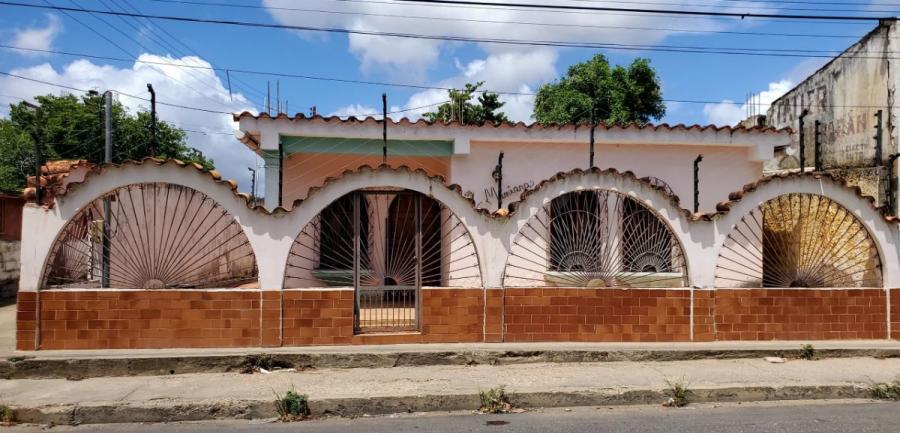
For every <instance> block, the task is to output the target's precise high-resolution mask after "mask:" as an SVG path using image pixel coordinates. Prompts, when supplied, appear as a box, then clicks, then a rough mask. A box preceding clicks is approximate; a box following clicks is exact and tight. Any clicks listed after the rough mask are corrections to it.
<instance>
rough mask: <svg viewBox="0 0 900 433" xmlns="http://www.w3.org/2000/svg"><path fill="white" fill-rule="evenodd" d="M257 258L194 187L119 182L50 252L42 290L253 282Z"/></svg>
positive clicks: (240, 234) (234, 226)
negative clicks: (121, 184) (124, 184)
mask: <svg viewBox="0 0 900 433" xmlns="http://www.w3.org/2000/svg"><path fill="white" fill-rule="evenodd" d="M256 276H257V269H256V258H255V256H254V255H253V250H252V248H251V247H250V243H249V241H248V240H247V236H246V235H244V232H243V230H242V229H241V226H240V225H238V223H237V221H235V219H234V218H233V217H232V216H231V215H230V214H228V213H227V212H226V211H225V209H223V208H222V207H221V206H219V205H218V204H217V203H216V202H215V201H213V200H212V199H211V198H209V197H208V196H206V195H205V194H203V193H201V192H199V191H196V190H194V189H191V188H188V187H184V186H180V185H173V184H166V183H144V184H135V185H129V186H126V187H122V188H118V189H116V190H115V191H113V192H111V193H108V194H106V195H104V196H103V197H100V198H98V199H96V200H94V201H93V202H91V203H90V204H88V205H87V206H86V207H85V208H84V209H82V210H81V211H80V212H78V213H77V214H76V215H75V216H74V217H73V218H72V219H71V220H70V221H69V223H68V224H67V225H66V226H65V228H64V229H63V231H62V234H61V235H60V236H59V237H58V239H57V240H56V243H55V244H54V245H53V248H52V249H51V252H50V257H49V260H48V262H47V268H46V271H45V275H44V284H43V287H45V288H53V287H90V288H96V287H111V288H129V289H166V288H214V287H215V288H226V287H238V286H253V285H254V284H255V282H256Z"/></svg>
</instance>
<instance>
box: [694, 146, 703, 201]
mask: <svg viewBox="0 0 900 433" xmlns="http://www.w3.org/2000/svg"><path fill="white" fill-rule="evenodd" d="M700 161H703V155H697V159H695V160H694V213H697V212H700Z"/></svg>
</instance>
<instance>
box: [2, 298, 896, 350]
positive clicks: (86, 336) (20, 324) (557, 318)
mask: <svg viewBox="0 0 900 433" xmlns="http://www.w3.org/2000/svg"><path fill="white" fill-rule="evenodd" d="M421 293H422V311H421V318H422V324H421V332H408V333H397V334H364V335H354V334H353V291H352V290H285V291H264V292H259V291H255V290H220V291H202V290H197V291H193V290H148V291H115V290H110V291H103V290H94V291H45V292H42V293H41V302H40V308H41V311H40V318H41V324H40V325H41V326H40V336H41V338H40V349H114V348H130V349H136V348H164V347H260V346H261V347H275V346H304V345H343V344H396V343H438V342H453V343H462V342H480V341H486V342H499V341H610V342H612V341H643V342H651V341H691V331H692V330H693V341H716V340H803V341H809V340H826V339H881V338H886V337H887V322H888V320H890V322H891V327H892V337H893V338H895V339H900V289H894V290H892V293H891V301H890V304H891V312H890V316H888V312H887V307H888V305H887V302H888V301H887V296H886V292H885V291H883V290H881V289H835V290H806V289H718V290H694V291H693V310H692V309H691V305H692V304H691V291H690V290H687V289H670V290H662V289H625V290H622V289H512V288H511V289H507V290H499V289H489V290H482V289H446V288H436V289H425V290H422V292H421ZM37 304H38V303H37V302H36V300H35V293H33V292H21V293H19V302H18V308H17V316H16V320H17V325H16V347H17V348H18V349H19V350H34V349H35V329H36V328H37V326H36V319H37V311H36V307H37ZM692 315H693V317H692ZM889 318H890V319H889ZM692 319H693V329H692V328H691V321H692Z"/></svg>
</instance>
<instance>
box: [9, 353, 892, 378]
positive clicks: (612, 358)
mask: <svg viewBox="0 0 900 433" xmlns="http://www.w3.org/2000/svg"><path fill="white" fill-rule="evenodd" d="M800 352H801V351H800V349H781V350H778V349H776V350H765V349H747V350H474V351H440V352H438V351H435V352H430V351H419V352H413V351H410V352H406V351H402V352H389V353H342V352H332V353H329V352H320V353H295V354H291V353H278V354H271V357H272V360H273V361H275V362H277V363H279V364H281V365H284V366H292V367H295V368H308V367H311V368H317V369H322V368H390V367H422V366H437V365H479V364H480V365H510V364H529V363H569V362H622V361H629V362H648V361H656V362H664V361H692V360H700V359H746V358H764V357H768V356H775V357H783V358H799V357H800ZM251 354H253V355H259V353H257V352H252V353H251V352H248V353H247V354H241V355H198V356H169V357H166V356H163V357H132V358H126V357H121V358H110V357H104V358H88V357H85V358H69V359H57V358H27V357H26V358H25V359H18V358H15V357H13V358H7V359H6V360H2V361H0V378H2V379H73V380H77V379H87V378H94V377H121V376H160V375H170V374H189V373H223V372H233V371H240V370H241V369H243V367H244V365H245V363H246V360H247V357H248V356H249V355H251ZM816 356H817V357H818V358H820V359H825V358H864V357H865V358H869V357H870V358H900V349H820V350H817V351H816Z"/></svg>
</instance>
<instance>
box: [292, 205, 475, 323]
mask: <svg viewBox="0 0 900 433" xmlns="http://www.w3.org/2000/svg"><path fill="white" fill-rule="evenodd" d="M284 285H285V288H314V287H323V288H324V287H352V288H354V289H355V291H356V296H355V299H356V306H355V311H356V314H355V324H356V329H357V331H360V332H373V331H397V330H411V329H417V328H418V326H419V303H420V301H421V299H420V296H419V291H420V289H421V288H422V287H451V286H457V287H460V286H463V287H480V285H481V273H480V269H479V263H478V257H477V254H476V251H475V246H474V244H473V243H472V239H471V237H470V236H469V233H468V231H467V229H466V227H465V226H464V225H463V223H462V222H461V221H460V220H459V218H457V217H456V215H454V214H453V212H451V211H450V210H449V209H447V208H446V207H444V206H443V205H441V204H439V203H438V202H437V201H435V200H433V199H431V198H429V197H426V196H424V195H422V194H420V193H417V192H412V191H405V190H384V189H381V190H363V191H356V192H353V193H350V194H348V195H345V196H344V197H341V198H340V199H338V200H336V201H334V202H333V203H332V204H331V205H329V206H328V207H327V208H326V209H325V210H323V211H322V212H321V213H320V214H319V215H318V216H316V217H315V218H314V219H313V220H312V221H311V222H310V223H309V224H307V226H306V227H304V228H303V231H302V232H300V235H299V236H298V237H297V239H295V241H294V244H293V246H292V247H291V252H290V256H289V258H288V264H287V270H286V273H285V282H284Z"/></svg>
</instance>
